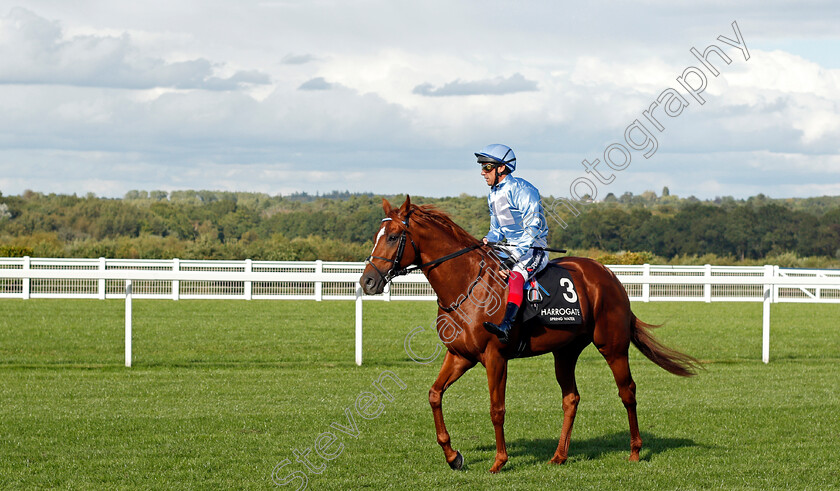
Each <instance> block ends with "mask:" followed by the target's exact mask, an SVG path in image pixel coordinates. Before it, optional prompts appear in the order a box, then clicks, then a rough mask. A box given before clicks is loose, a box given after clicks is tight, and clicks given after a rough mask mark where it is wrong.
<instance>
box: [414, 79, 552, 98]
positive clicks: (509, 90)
mask: <svg viewBox="0 0 840 491" xmlns="http://www.w3.org/2000/svg"><path fill="white" fill-rule="evenodd" d="M537 90H538V89H537V82H535V81H533V80H528V79H526V78H525V77H523V76H522V74H520V73H514V74H513V75H511V76H510V77H508V78H504V77H495V78H490V79H484V80H474V81H468V82H462V81H461V80H460V79H457V80H454V81H452V82H448V83H446V84H444V85H443V86H442V87H439V88H434V86H433V85H432V84H430V83H424V84H420V85H418V86H417V87H414V90H413V91H412V92H413V93H414V94H418V95H424V96H430V97H442V96H454V95H505V94H515V93H517V92H534V91H537Z"/></svg>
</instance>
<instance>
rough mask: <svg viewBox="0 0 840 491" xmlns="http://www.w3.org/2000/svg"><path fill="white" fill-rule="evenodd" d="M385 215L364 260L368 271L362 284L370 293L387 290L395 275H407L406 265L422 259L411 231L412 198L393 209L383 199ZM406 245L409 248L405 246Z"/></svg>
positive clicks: (360, 280) (364, 274)
mask: <svg viewBox="0 0 840 491" xmlns="http://www.w3.org/2000/svg"><path fill="white" fill-rule="evenodd" d="M382 209H383V210H384V211H385V218H383V219H382V225H381V226H380V227H379V232H378V233H377V234H376V238H374V241H373V250H372V251H371V253H370V256H369V257H368V258H367V260H366V261H365V271H364V273H363V274H362V277H361V279H359V283H360V284H361V285H362V290H364V292H365V294H367V295H376V294H378V293H382V291H383V290H385V285H386V284H387V283H388V282H389V281H391V280H392V279H393V278H394V277H396V276H399V275H401V274H405V272H406V271H405V268H406V267H408V266H409V265H411V264H412V263H415V262H417V261H418V260H419V254H420V251H419V249H418V248H417V244H415V243H414V239H413V238H412V237H411V233H410V232H409V224H410V223H411V222H410V219H411V213H412V212H413V211H414V210H413V209H412V208H411V198H410V197H409V196H406V197H405V202H404V203H403V204H402V206H400V207H399V208H394V207H392V206H391V203H389V202H388V200H386V199H384V198H383V199H382ZM406 244H408V245H409V247H406Z"/></svg>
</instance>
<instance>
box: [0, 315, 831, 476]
mask: <svg viewBox="0 0 840 491" xmlns="http://www.w3.org/2000/svg"><path fill="white" fill-rule="evenodd" d="M123 306H124V304H123V302H121V301H110V300H109V301H97V300H90V301H87V300H28V301H23V300H3V301H0V401H2V405H0V456H2V458H0V488H3V489H6V488H40V487H58V488H73V489H91V488H95V489H119V488H122V489H129V488H131V489H136V488H143V489H146V488H155V489H185V488H186V489H189V488H198V489H214V488H237V489H239V488H262V489H267V488H271V487H273V486H274V484H273V483H272V481H271V473H272V469H274V468H275V466H276V465H277V464H278V463H280V462H282V461H284V460H285V459H289V460H290V461H291V465H288V466H286V467H285V468H283V472H282V473H280V475H279V477H283V476H285V475H287V474H289V473H291V472H293V471H298V472H303V473H305V474H306V475H307V477H308V479H309V483H308V484H309V488H310V489H359V488H371V489H374V488H376V489H378V488H394V489H407V488H413V489H437V488H453V487H460V488H465V489H484V488H491V487H492V488H501V489H542V488H560V487H563V488H570V489H576V488H610V489H614V488H621V489H638V488H642V489H644V488H662V489H673V488H680V489H697V488H726V489H732V488H743V489H755V488H796V489H824V488H830V487H837V486H838V483H840V463H838V459H837V457H838V455H840V443H838V442H837V435H838V434H840V416H838V415H840V330H838V329H837V323H836V319H837V318H838V317H840V315H839V314H840V305H792V304H780V305H774V306H773V308H772V319H773V328H772V345H771V363H770V364H769V365H764V364H763V363H761V362H760V357H761V305H760V304H718V303H713V304H704V303H649V304H635V305H634V311H635V312H636V313H637V315H638V316H639V317H640V318H641V319H643V320H645V321H646V322H649V323H662V322H665V326H663V327H662V328H660V329H658V330H657V332H658V335H659V337H660V338H661V339H662V340H664V341H666V342H667V343H668V344H670V345H673V346H675V347H679V348H680V349H682V350H684V351H686V352H688V353H690V354H692V355H694V356H696V357H698V358H700V359H702V360H704V361H705V362H707V365H706V366H707V369H706V370H705V371H704V372H703V373H701V374H700V375H698V376H697V377H694V378H692V379H682V378H679V377H675V376H673V375H670V374H668V373H666V372H664V371H663V370H661V369H659V368H658V367H656V366H654V365H653V364H652V363H650V362H649V361H647V360H645V359H644V358H643V357H642V356H641V355H640V354H639V353H638V352H637V351H635V350H634V349H633V348H631V368H632V369H633V374H634V378H635V380H636V384H637V386H638V389H637V391H638V399H639V419H640V427H641V431H642V437H643V439H644V447H643V449H642V453H641V456H642V461H641V462H639V463H635V464H634V463H629V462H627V461H626V458H627V456H628V454H629V435H628V431H627V421H626V412H625V411H624V409H623V407H622V405H621V402H620V401H619V399H618V397H617V391H616V388H615V384H614V382H613V381H612V376H611V374H610V371H609V369H608V368H607V366H606V364H605V363H604V361H603V359H602V358H601V357H600V355H599V354H598V353H597V352H596V351H595V350H594V349H592V348H591V347H590V348H587V350H586V351H584V354H583V355H582V357H581V360H580V363H579V364H578V369H577V376H578V385H579V388H580V390H581V397H582V399H581V406H580V409H579V412H578V418H577V421H576V423H575V429H574V433H573V435H572V444H571V449H570V459H569V461H568V462H567V463H566V464H565V465H563V466H552V465H548V464H547V463H546V462H547V460H548V459H549V458H550V457H551V454H552V453H553V451H554V449H555V447H556V445H557V438H558V437H559V431H560V424H561V419H562V411H561V408H560V391H559V388H558V387H557V384H556V382H555V381H554V376H553V362H552V360H551V358H550V357H541V358H534V359H527V360H514V361H512V362H511V366H510V370H509V382H508V391H507V392H508V397H507V424H506V433H507V439H508V452H509V454H510V461H509V462H508V464H507V466H505V468H504V470H503V472H502V473H500V474H499V475H490V474H489V473H488V472H487V470H488V469H489V467H490V465H491V464H492V461H493V455H494V452H495V443H494V439H493V430H492V425H491V423H490V417H489V410H488V409H489V398H488V395H487V382H486V378H485V375H484V370H483V369H482V368H481V367H478V368H476V369H474V370H472V371H471V372H469V373H468V374H467V375H465V376H464V377H463V378H462V379H461V380H460V381H458V383H457V384H455V385H454V386H453V387H452V388H451V389H450V390H449V391H448V392H447V393H446V396H445V398H444V412H445V415H446V418H447V423H448V427H449V430H450V432H451V434H452V440H453V445H454V446H455V448H458V449H459V450H460V451H461V452H462V453H463V455H464V457H465V464H466V465H465V468H466V470H465V471H463V472H453V471H451V470H450V469H449V467H448V466H447V465H446V463H445V461H444V459H443V453H442V452H441V450H440V448H439V447H438V445H437V443H436V441H435V435H434V425H433V422H432V417H431V411H430V409H429V406H428V400H427V394H428V388H429V386H430V385H431V383H432V381H433V380H434V378H435V376H436V374H437V371H438V368H439V364H440V363H439V360H438V361H435V362H433V363H430V364H428V365H421V364H418V363H415V362H414V361H412V360H411V359H410V358H409V357H408V356H407V355H406V353H405V351H404V347H403V346H404V339H405V336H406V334H407V333H408V332H409V331H411V329H412V328H415V327H417V326H424V327H425V328H426V330H425V331H424V332H422V333H421V334H420V335H418V336H417V337H416V338H415V343H414V344H413V346H414V347H415V349H416V351H417V352H418V353H421V352H422V353H430V352H431V350H432V349H433V347H434V338H433V334H432V332H431V331H430V330H429V329H428V327H429V325H430V324H431V322H432V321H433V318H434V315H435V305H434V303H432V302H393V303H384V302H367V303H365V365H364V366H362V367H356V366H355V364H354V362H353V359H354V354H353V324H354V321H353V312H354V310H353V304H352V302H332V301H328V302H320V303H316V302H295V301H259V302H258V301H253V302H245V301H183V300H182V301H178V302H173V301H162V300H161V301H157V300H142V299H141V300H137V301H135V303H134V355H135V356H134V367H132V368H130V369H129V368H125V367H123V366H122V365H123ZM385 370H389V371H391V372H393V373H394V374H396V376H397V377H399V379H400V380H402V381H403V382H404V383H405V386H406V387H405V389H404V390H400V389H399V388H396V387H395V386H394V385H390V388H391V391H392V392H393V393H394V394H393V395H394V400H393V401H388V400H383V403H384V410H383V412H382V413H381V414H380V415H379V416H378V417H376V418H374V419H369V420H366V419H363V418H361V417H360V415H359V413H358V412H357V411H356V409H355V408H354V403H355V401H356V400H357V397H359V395H360V394H363V393H365V392H368V391H373V392H377V391H376V389H375V388H373V386H372V383H373V382H374V381H375V380H376V379H377V378H378V377H379V376H380V375H381V374H382V373H383V371H385ZM377 393H378V392H377ZM345 409H349V410H350V411H351V414H353V415H354V419H355V423H356V427H357V433H358V434H357V436H356V438H353V437H351V436H349V435H346V434H344V433H342V432H340V431H337V430H334V429H332V428H331V426H330V425H331V423H334V422H335V423H339V424H342V425H344V426H347V425H348V423H347V418H346V416H345ZM327 432H332V433H334V434H336V436H337V437H338V439H337V441H336V442H334V443H333V445H332V446H331V447H329V448H327V450H328V451H332V452H337V451H338V449H339V448H340V449H341V453H340V454H338V455H337V456H336V457H335V458H334V459H333V460H329V461H327V460H324V459H322V458H320V457H317V456H315V453H314V450H312V453H310V458H311V460H312V463H313V465H317V466H322V467H321V468H320V469H319V470H321V474H317V473H315V472H314V471H312V470H308V469H306V468H305V467H304V466H303V464H300V463H297V462H295V455H294V453H293V452H294V450H298V451H305V450H306V449H307V448H310V449H311V448H313V445H314V444H315V442H316V440H317V438H318V437H319V435H321V434H324V433H327ZM339 445H343V446H342V447H339ZM296 484H298V481H293V482H292V483H290V485H289V486H288V488H289V489H295V485H296Z"/></svg>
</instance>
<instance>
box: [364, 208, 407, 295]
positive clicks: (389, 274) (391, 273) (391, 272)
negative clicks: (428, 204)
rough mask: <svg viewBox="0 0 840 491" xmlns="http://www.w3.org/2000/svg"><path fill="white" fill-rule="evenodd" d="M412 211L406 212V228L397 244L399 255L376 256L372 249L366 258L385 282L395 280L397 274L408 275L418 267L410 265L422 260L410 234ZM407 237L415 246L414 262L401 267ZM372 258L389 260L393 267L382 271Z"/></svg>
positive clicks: (384, 219)
mask: <svg viewBox="0 0 840 491" xmlns="http://www.w3.org/2000/svg"><path fill="white" fill-rule="evenodd" d="M412 212H414V208H412V209H410V210H408V213H406V214H405V219H404V220H403V225H405V228H404V229H403V231H402V233H401V234H400V243H399V244H398V245H397V255H396V256H394V258H393V259H390V258H387V257H382V256H374V255H373V251H371V254H370V256H368V258H367V259H365V264H369V265H370V266H371V267H373V269H374V270H375V271H376V272H377V273H378V274H379V277H380V278H382V279H383V280H384V281H385V283H388V282H390V281H391V280H393V279H394V278H396V277H397V276H402V275H406V274H408V273H410V272H411V271H413V270H414V269H416V268H414V269H410V267H411V266H413V265H415V263H417V262H418V261H419V260H420V249H418V248H417V244H415V243H414V239H412V238H411V237H409V236H408V223H409V222H408V219H409V218H411V213H412ZM391 220H392V219H391V218H388V217H385V218H383V219H382V222H383V223H384V222H390V221H391ZM406 239H408V240H410V241H411V247H413V248H414V263H411V264H410V265H408V266H406V267H400V263H401V262H402V257H403V252H405V241H406ZM371 259H381V260H383V261H387V262H389V263H391V267H390V268H389V269H388V271H386V272H384V273H383V272H382V271H380V270H379V268H377V267H376V265H375V264H373V261H371Z"/></svg>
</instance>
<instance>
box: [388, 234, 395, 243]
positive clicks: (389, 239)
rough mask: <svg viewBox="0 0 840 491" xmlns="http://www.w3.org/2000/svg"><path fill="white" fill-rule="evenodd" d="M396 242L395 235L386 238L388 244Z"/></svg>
mask: <svg viewBox="0 0 840 491" xmlns="http://www.w3.org/2000/svg"><path fill="white" fill-rule="evenodd" d="M396 241H397V236H396V234H394V235H389V236H388V242H396Z"/></svg>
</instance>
